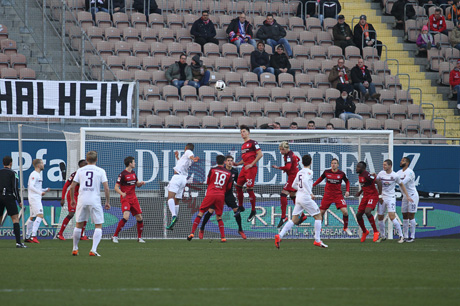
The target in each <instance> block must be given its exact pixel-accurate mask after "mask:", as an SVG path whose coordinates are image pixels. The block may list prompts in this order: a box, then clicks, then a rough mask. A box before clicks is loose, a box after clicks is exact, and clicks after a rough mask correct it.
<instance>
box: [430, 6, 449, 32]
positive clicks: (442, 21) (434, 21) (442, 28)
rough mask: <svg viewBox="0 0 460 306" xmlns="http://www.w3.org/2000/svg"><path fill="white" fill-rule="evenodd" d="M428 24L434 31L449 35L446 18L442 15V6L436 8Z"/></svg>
mask: <svg viewBox="0 0 460 306" xmlns="http://www.w3.org/2000/svg"><path fill="white" fill-rule="evenodd" d="M428 26H429V27H430V31H432V32H439V33H442V34H445V35H449V32H448V31H447V24H446V18H444V16H442V15H441V9H440V8H436V9H435V10H434V14H433V15H431V16H430V20H429V21H428Z"/></svg>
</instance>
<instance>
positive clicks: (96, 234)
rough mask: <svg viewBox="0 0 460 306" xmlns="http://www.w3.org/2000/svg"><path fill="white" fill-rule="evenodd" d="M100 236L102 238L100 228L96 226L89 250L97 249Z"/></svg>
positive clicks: (94, 250)
mask: <svg viewBox="0 0 460 306" xmlns="http://www.w3.org/2000/svg"><path fill="white" fill-rule="evenodd" d="M101 238H102V228H96V229H95V230H94V234H93V247H92V248H91V252H96V251H97V246H98V245H99V242H101Z"/></svg>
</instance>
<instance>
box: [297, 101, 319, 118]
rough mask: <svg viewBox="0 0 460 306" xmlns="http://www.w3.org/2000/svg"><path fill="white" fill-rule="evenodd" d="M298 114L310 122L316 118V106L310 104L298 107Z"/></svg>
mask: <svg viewBox="0 0 460 306" xmlns="http://www.w3.org/2000/svg"><path fill="white" fill-rule="evenodd" d="M300 114H301V115H302V117H303V118H305V119H308V120H311V119H313V118H315V117H316V116H318V105H317V104H313V103H310V102H307V103H302V104H301V105H300Z"/></svg>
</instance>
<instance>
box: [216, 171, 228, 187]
mask: <svg viewBox="0 0 460 306" xmlns="http://www.w3.org/2000/svg"><path fill="white" fill-rule="evenodd" d="M226 179H227V175H226V174H224V173H221V174H217V175H216V181H215V182H214V185H217V186H221V187H222V186H224V184H225V180H226Z"/></svg>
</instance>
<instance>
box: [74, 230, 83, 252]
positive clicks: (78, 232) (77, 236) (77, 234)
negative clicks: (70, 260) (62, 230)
mask: <svg viewBox="0 0 460 306" xmlns="http://www.w3.org/2000/svg"><path fill="white" fill-rule="evenodd" d="M80 237H81V228H78V227H76V228H74V229H73V249H74V250H78V242H80Z"/></svg>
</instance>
